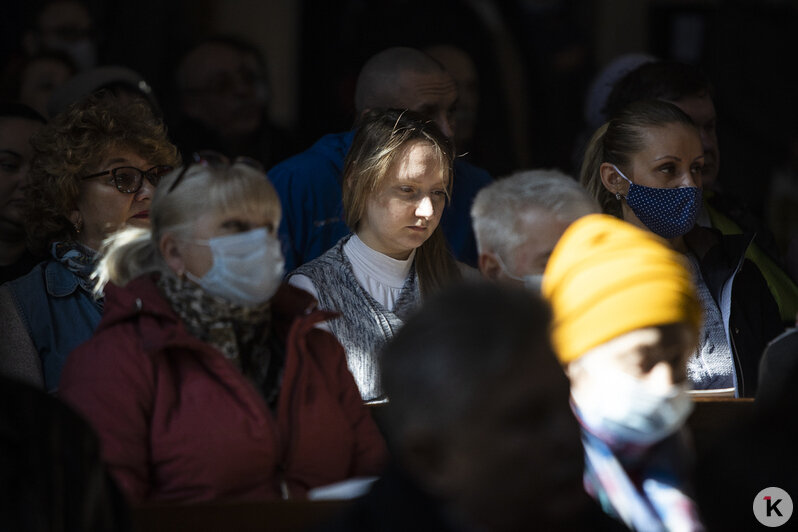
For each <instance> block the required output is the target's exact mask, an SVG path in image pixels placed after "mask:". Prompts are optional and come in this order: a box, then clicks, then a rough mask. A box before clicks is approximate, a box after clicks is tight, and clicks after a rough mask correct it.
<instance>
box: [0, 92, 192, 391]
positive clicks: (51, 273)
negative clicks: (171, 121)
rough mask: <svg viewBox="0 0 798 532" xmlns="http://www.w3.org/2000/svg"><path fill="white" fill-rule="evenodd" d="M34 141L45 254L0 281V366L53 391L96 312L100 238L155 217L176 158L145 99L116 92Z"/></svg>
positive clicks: (81, 106) (34, 219)
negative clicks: (156, 198) (152, 212)
mask: <svg viewBox="0 0 798 532" xmlns="http://www.w3.org/2000/svg"><path fill="white" fill-rule="evenodd" d="M31 144H32V145H33V149H34V155H33V160H32V163H31V170H30V173H29V176H28V186H27V188H26V194H25V203H26V206H25V209H24V210H25V226H26V227H25V228H26V232H27V235H28V241H29V244H30V247H31V248H32V250H34V251H35V252H38V253H41V254H43V255H47V256H49V258H48V259H47V260H45V261H44V262H42V263H40V264H39V265H37V266H36V267H35V268H33V270H32V271H31V272H30V273H28V274H27V275H25V276H23V277H20V278H18V279H16V280H14V281H11V282H9V283H6V284H4V285H3V286H1V287H0V330H2V331H3V342H2V343H0V373H2V374H4V375H7V376H12V377H15V378H17V379H20V380H24V381H27V382H30V383H32V384H34V385H37V386H39V387H44V388H45V389H46V390H47V391H49V392H55V391H57V389H58V383H59V378H60V374H61V369H62V367H63V365H64V361H65V360H66V358H67V355H68V354H69V353H70V351H72V350H73V349H74V348H75V347H77V346H78V345H79V344H81V343H82V342H84V341H85V340H87V339H88V338H89V337H90V336H91V334H92V332H93V331H94V328H95V327H96V326H97V323H98V322H99V321H100V316H101V314H102V306H103V300H102V296H101V295H98V296H96V297H95V295H93V294H92V290H93V288H94V281H93V280H92V277H91V274H92V272H93V270H94V266H95V258H96V254H97V251H98V250H99V248H100V246H101V244H102V241H103V240H104V239H105V238H106V237H107V236H108V235H110V234H111V233H113V232H114V231H117V230H119V229H121V228H123V227H126V226H133V227H141V228H144V227H148V226H149V224H150V219H149V209H150V201H151V200H152V196H153V192H154V190H155V187H156V186H157V185H158V183H159V182H160V180H161V178H162V177H163V176H164V175H165V174H166V173H168V172H169V171H171V170H172V168H173V167H174V166H177V165H178V164H179V162H180V159H179V156H178V153H177V149H176V148H175V146H173V145H172V144H171V143H170V142H169V140H168V139H167V136H166V129H165V128H164V125H163V124H162V123H161V122H160V121H159V120H158V119H157V118H156V117H155V116H154V115H153V114H152V111H151V110H150V109H149V108H148V107H147V105H146V104H144V103H138V102H131V103H127V104H125V105H121V104H120V103H119V102H117V101H116V99H115V98H114V97H113V96H111V95H103V96H99V97H93V98H89V99H86V100H84V101H82V102H81V103H78V104H75V105H74V106H72V107H71V108H69V109H68V110H67V111H65V112H64V113H62V114H60V115H58V116H57V117H56V118H54V119H53V121H52V122H50V123H49V124H48V125H47V126H44V127H43V128H42V129H41V130H39V131H38V132H37V134H35V135H34V136H33V137H32V138H31Z"/></svg>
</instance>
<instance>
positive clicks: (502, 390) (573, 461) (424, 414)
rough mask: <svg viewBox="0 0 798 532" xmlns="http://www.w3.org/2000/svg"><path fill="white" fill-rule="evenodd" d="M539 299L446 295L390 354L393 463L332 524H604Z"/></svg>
mask: <svg viewBox="0 0 798 532" xmlns="http://www.w3.org/2000/svg"><path fill="white" fill-rule="evenodd" d="M548 324H549V311H548V309H547V307H546V305H545V304H544V303H543V302H542V301H541V300H540V299H538V298H536V297H535V296H533V295H531V294H528V293H526V292H524V291H522V290H517V289H514V288H510V287H505V286H499V285H493V284H488V283H484V284H483V283H480V284H475V285H471V286H468V287H464V286H459V287H454V288H450V289H448V290H444V291H443V292H441V293H439V294H438V295H437V296H435V297H434V298H432V299H430V300H428V302H427V303H426V305H425V306H424V307H423V308H422V309H421V311H420V312H419V313H418V314H416V315H415V316H414V317H413V318H411V319H410V320H408V322H407V323H406V324H405V326H404V328H403V329H402V330H401V331H399V333H398V334H397V335H396V336H395V337H394V339H393V340H392V341H391V342H390V343H389V344H388V345H387V346H386V348H385V350H384V351H383V353H382V355H383V359H382V378H383V382H384V386H385V391H386V392H387V394H388V396H389V397H390V402H389V403H388V405H387V406H385V407H383V408H384V411H383V412H381V414H382V415H383V417H382V419H383V422H384V427H383V428H384V431H385V433H386V436H387V439H388V441H389V446H390V447H391V450H392V452H393V456H394V458H395V467H393V468H392V469H391V470H389V472H388V473H386V475H385V476H384V477H383V478H382V479H380V480H379V481H378V482H377V483H376V484H375V485H374V487H373V488H372V491H371V492H370V493H369V494H368V495H366V496H365V497H364V498H363V499H361V500H360V501H359V502H357V503H355V506H354V507H353V508H352V509H351V511H350V512H349V513H348V514H347V515H345V516H343V517H342V518H341V520H340V521H339V522H337V523H335V525H334V526H331V527H330V529H331V530H348V531H357V530H384V531H388V530H391V531H392V530H397V531H399V530H436V531H450V530H451V531H470V530H494V531H500V530H605V529H607V526H610V527H612V526H614V525H615V523H612V522H611V521H610V520H608V519H607V518H606V517H605V516H603V515H602V513H601V512H600V510H598V508H597V507H595V505H594V504H593V503H592V502H591V501H590V500H589V498H588V497H587V496H586V494H585V493H584V490H583V489H582V482H581V473H582V465H583V462H582V458H581V448H580V443H579V429H578V426H577V424H576V421H575V420H574V417H573V415H572V413H571V411H570V409H569V407H568V381H567V379H566V377H565V375H564V374H563V372H562V369H561V368H560V367H559V366H558V364H557V361H556V358H555V356H554V354H553V352H552V348H551V346H550V344H549V341H548V339H547V331H548Z"/></svg>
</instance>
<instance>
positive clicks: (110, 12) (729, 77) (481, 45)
mask: <svg viewBox="0 0 798 532" xmlns="http://www.w3.org/2000/svg"><path fill="white" fill-rule="evenodd" d="M86 3H87V5H88V6H89V7H90V9H91V11H92V13H93V15H94V19H95V25H96V27H97V30H98V33H97V35H98V37H99V39H100V42H101V48H100V50H101V55H100V59H101V62H102V63H105V64H123V65H126V66H129V67H131V68H133V69H135V70H137V71H139V72H141V73H142V74H143V75H144V76H145V77H146V78H147V79H148V80H149V81H150V83H151V85H153V87H154V88H155V91H156V93H157V94H158V95H159V97H160V99H161V100H162V101H163V102H164V106H165V107H166V108H167V115H168V110H169V107H170V106H171V105H173V101H172V98H171V94H170V89H171V80H172V72H173V69H174V65H175V63H176V61H177V59H178V58H179V56H180V54H181V53H182V51H183V50H184V49H185V48H186V47H187V46H188V45H189V43H191V42H192V41H193V40H195V39H197V38H199V37H201V36H203V35H207V34H209V33H216V32H226V33H237V34H239V35H241V36H244V37H246V38H247V39H249V40H251V41H252V42H254V43H255V44H256V45H257V46H258V47H259V48H260V49H261V50H262V51H263V53H264V55H265V56H266V58H267V61H268V63H269V69H270V78H271V96H272V97H271V100H270V109H271V116H272V118H273V120H274V121H275V122H277V123H278V124H279V125H281V126H283V127H285V128H287V129H288V130H290V131H292V132H293V133H294V134H295V136H296V137H297V138H298V139H300V145H302V146H304V145H307V144H310V143H311V142H312V141H313V140H314V139H315V138H317V137H318V136H320V135H321V134H323V133H326V132H332V131H340V130H343V129H347V128H349V127H351V124H352V120H353V118H354V117H353V110H352V97H353V90H354V80H355V78H356V76H357V72H358V69H359V67H360V65H361V64H362V63H363V61H364V60H365V59H366V58H367V57H369V56H370V55H371V54H373V53H374V52H376V51H378V50H380V49H382V48H385V47H387V46H392V45H399V44H403V45H410V46H419V47H421V46H425V45H429V44H436V43H451V44H456V45H458V46H459V47H461V48H462V49H464V50H465V51H466V52H468V53H469V54H470V55H471V56H472V58H473V59H474V60H475V62H476V64H477V67H478V72H479V75H480V88H481V104H482V105H481V111H480V114H479V121H478V125H477V128H478V129H477V140H476V142H475V145H474V148H473V150H472V152H473V153H472V154H471V155H469V156H470V157H472V158H473V159H474V160H475V162H477V163H479V164H481V165H483V166H485V167H487V168H488V169H489V170H491V171H492V172H493V173H494V174H496V175H504V174H506V173H508V172H510V171H512V170H514V169H517V168H519V167H530V166H545V167H551V166H558V167H561V168H563V169H565V170H567V171H572V172H573V171H575V168H574V165H575V163H574V158H573V150H574V143H575V141H576V138H577V136H578V133H579V131H580V129H581V128H582V113H583V109H582V107H583V102H584V92H585V89H586V88H587V86H588V84H589V82H590V80H591V78H592V77H593V75H594V74H595V73H596V72H597V71H598V70H599V69H600V68H601V67H603V66H604V65H605V64H606V63H608V62H609V61H610V60H611V59H612V58H613V57H615V56H617V55H618V54H621V53H625V52H640V51H643V52H649V53H653V54H655V55H657V56H659V57H663V58H671V59H679V60H683V61H687V62H691V63H695V64H698V65H700V66H702V67H703V68H704V69H705V70H706V71H707V72H708V73H709V75H710V77H711V78H712V79H713V81H714V83H715V84H716V86H717V107H718V113H719V117H720V120H719V134H720V139H721V140H720V142H721V150H722V167H721V179H722V180H723V182H724V184H725V185H726V187H727V188H728V189H730V190H731V191H733V192H735V193H738V194H739V195H741V196H742V197H745V198H746V199H747V200H749V201H750V202H751V203H752V206H753V207H754V208H755V209H756V210H758V211H760V212H761V211H762V210H763V208H764V207H763V202H764V194H765V190H766V188H767V180H768V178H769V176H770V174H771V172H772V169H773V168H774V167H775V166H777V165H778V164H779V163H780V162H782V161H783V160H785V159H786V157H787V145H788V140H789V139H790V138H793V137H794V136H796V131H797V128H796V123H797V121H796V118H797V117H798V111H797V110H796V103H795V100H796V97H795V96H796V94H798V90H797V89H798V82H796V69H795V68H794V64H795V60H796V48H798V47H796V45H795V42H796V39H795V35H796V30H798V22H797V21H798V2H796V1H794V0H789V1H773V0H770V1H766V0H736V1H722V0H716V1H707V0H704V1H698V0H696V1H657V0H649V1H644V0H502V1H498V0H378V1H374V0H339V1H335V2H330V1H329V0H295V1H292V0H268V1H257V0H193V1H189V0H174V1H166V0H135V1H134V0H86ZM34 7H35V2H21V1H16V2H6V3H5V5H4V7H3V12H4V16H3V17H2V31H0V44H2V60H3V61H4V62H5V61H7V60H8V58H10V57H12V56H13V55H14V53H15V52H16V51H17V50H18V43H19V41H20V38H21V34H22V31H23V29H24V27H25V23H26V22H25V21H26V14H27V13H28V12H29V11H30V10H31V9H33V8H34Z"/></svg>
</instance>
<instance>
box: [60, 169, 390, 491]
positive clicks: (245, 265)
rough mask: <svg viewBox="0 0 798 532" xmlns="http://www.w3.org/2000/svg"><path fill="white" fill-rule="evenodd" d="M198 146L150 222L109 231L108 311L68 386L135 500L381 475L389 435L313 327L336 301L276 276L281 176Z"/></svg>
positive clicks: (65, 393) (70, 371) (76, 360)
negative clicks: (274, 181)
mask: <svg viewBox="0 0 798 532" xmlns="http://www.w3.org/2000/svg"><path fill="white" fill-rule="evenodd" d="M203 157H204V158H203V159H202V164H192V165H188V166H186V167H185V168H183V170H182V171H180V172H179V173H176V174H172V175H171V176H170V177H169V178H167V180H166V181H165V182H164V183H163V184H162V185H161V187H160V188H159V189H158V191H157V193H156V196H155V198H154V200H153V204H152V209H151V219H152V227H151V229H131V230H128V231H125V232H122V233H119V234H117V235H116V236H115V237H113V238H112V239H111V241H110V243H109V245H108V248H107V251H106V254H105V256H104V258H103V260H102V262H101V264H100V266H99V268H98V272H99V277H100V284H103V283H104V282H105V281H108V284H107V285H106V286H105V297H106V303H105V312H104V315H103V320H102V321H101V322H100V324H99V326H98V328H97V332H96V334H95V335H94V336H93V337H92V338H91V339H90V340H89V341H88V342H86V343H85V344H83V345H82V346H81V347H79V348H78V349H77V350H76V351H75V352H73V354H72V355H71V356H70V358H69V360H68V362H67V365H66V368H65V370H64V375H63V379H62V386H61V396H62V397H63V398H64V400H66V401H67V402H68V403H70V404H71V405H72V406H73V407H75V408H76V409H77V410H78V412H80V413H81V414H83V416H84V417H85V418H86V419H87V420H89V422H90V423H91V424H92V425H93V426H94V428H95V430H96V431H97V433H98V434H99V436H100V441H101V445H102V453H103V457H104V460H105V461H106V463H107V464H108V465H109V467H110V470H111V472H112V473H113V474H114V476H115V477H116V480H117V481H118V483H119V485H120V486H121V488H122V489H123V491H124V492H125V493H126V494H127V496H128V498H129V499H130V500H131V501H133V502H142V501H183V502H197V501H208V500H259V499H279V498H295V497H299V498H301V497H304V496H305V495H306V493H307V491H308V490H309V489H311V488H313V487H317V486H320V485H324V484H329V483H333V482H337V481H341V480H344V479H347V478H350V477H354V476H362V475H374V474H377V473H378V472H379V471H380V467H381V464H382V461H383V459H384V453H385V448H384V443H383V441H382V437H381V436H380V434H379V432H378V430H377V428H376V426H375V424H374V422H373V421H372V419H371V417H370V414H369V412H368V411H366V409H365V407H364V406H363V405H362V402H361V401H360V396H359V394H358V390H357V387H356V385H355V382H354V380H353V378H352V375H351V374H350V373H349V371H348V369H347V366H346V359H345V356H344V352H343V349H342V348H341V346H340V344H339V343H338V342H337V341H336V340H335V338H334V337H333V336H332V335H330V334H329V333H327V332H326V331H323V330H320V329H318V328H316V327H315V324H316V323H318V322H319V321H322V320H325V319H327V318H329V317H330V314H329V313H326V312H321V311H319V310H316V309H315V308H314V307H315V304H316V303H315V301H314V300H313V298H312V297H311V296H310V295H309V294H307V293H305V292H303V291H301V290H298V289H296V288H294V287H290V286H287V285H281V280H282V276H283V257H282V254H281V251H280V246H279V241H278V239H277V237H276V234H277V226H278V224H279V221H280V205H279V200H278V199H277V196H276V194H275V192H274V189H273V188H272V186H271V184H270V183H269V181H268V180H267V179H266V176H265V175H264V174H263V172H262V171H260V170H258V169H254V168H252V167H250V166H247V165H245V164H241V163H238V164H233V165H232V166H230V165H228V164H224V163H222V162H221V161H220V156H218V155H214V156H213V157H211V156H209V155H207V154H206V155H204V156H203Z"/></svg>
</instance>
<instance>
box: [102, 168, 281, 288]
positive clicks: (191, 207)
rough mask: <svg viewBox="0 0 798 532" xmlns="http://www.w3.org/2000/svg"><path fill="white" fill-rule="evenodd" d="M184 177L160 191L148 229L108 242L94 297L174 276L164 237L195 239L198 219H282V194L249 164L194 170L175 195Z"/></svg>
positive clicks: (123, 233)
mask: <svg viewBox="0 0 798 532" xmlns="http://www.w3.org/2000/svg"><path fill="white" fill-rule="evenodd" d="M182 173H183V169H182V168H180V169H177V170H175V171H173V172H172V173H171V174H169V175H168V176H166V177H165V178H164V179H163V180H162V181H161V184H160V185H159V186H158V188H157V189H156V190H155V196H154V197H153V200H152V204H151V205H150V224H151V225H150V228H149V229H142V228H135V227H131V228H128V229H124V230H122V231H120V232H117V233H115V234H113V235H111V236H110V237H109V238H108V239H106V241H105V243H104V246H103V250H102V259H101V260H100V263H99V265H98V266H97V270H96V272H95V274H94V275H95V277H97V279H98V282H97V284H96V287H95V292H97V293H99V292H102V290H103V287H104V286H105V283H107V282H109V281H110V282H112V283H113V284H115V285H118V286H124V285H125V284H127V283H128V282H130V281H131V280H133V279H135V278H136V277H139V276H140V275H144V274H147V273H153V272H158V273H160V274H162V275H175V273H174V272H173V271H172V270H171V269H170V268H169V266H167V264H166V261H165V260H164V259H163V257H162V256H161V252H160V248H159V242H160V241H161V237H162V236H163V235H164V234H167V233H172V234H175V235H176V236H178V237H179V238H182V239H190V238H192V236H193V233H194V227H195V223H196V220H197V218H199V217H200V216H202V215H203V214H205V213H209V212H210V213H217V214H220V215H222V216H223V215H225V214H226V213H228V212H235V213H240V212H242V211H243V212H246V213H255V214H258V215H261V214H262V215H264V216H265V217H267V218H269V219H273V220H279V219H280V215H281V212H280V201H279V200H278V199H277V193H276V192H275V190H274V187H272V185H271V183H270V182H269V180H268V179H267V178H266V176H265V175H264V174H263V172H261V171H260V170H257V169H255V168H253V167H251V166H248V165H246V164H233V165H232V166H224V167H220V168H219V167H214V166H206V165H201V164H194V165H191V166H189V168H188V169H186V171H185V175H184V176H183V177H182V180H181V181H180V183H178V185H177V186H176V187H175V188H174V190H172V191H171V192H170V190H169V189H170V188H172V184H173V183H174V182H175V180H177V179H178V178H180V175H181V174H182ZM276 230H277V228H276V227H275V231H276Z"/></svg>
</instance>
